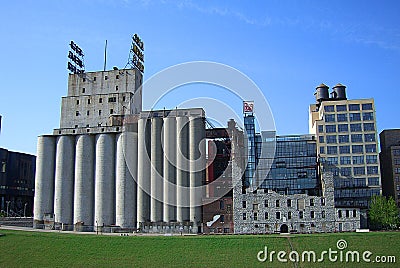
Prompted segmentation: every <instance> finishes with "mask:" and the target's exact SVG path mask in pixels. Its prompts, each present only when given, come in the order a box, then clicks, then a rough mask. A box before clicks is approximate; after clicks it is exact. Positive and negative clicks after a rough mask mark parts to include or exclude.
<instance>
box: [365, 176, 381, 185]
mask: <svg viewBox="0 0 400 268" xmlns="http://www.w3.org/2000/svg"><path fill="white" fill-rule="evenodd" d="M368 185H370V186H378V185H379V178H376V177H372V178H368Z"/></svg>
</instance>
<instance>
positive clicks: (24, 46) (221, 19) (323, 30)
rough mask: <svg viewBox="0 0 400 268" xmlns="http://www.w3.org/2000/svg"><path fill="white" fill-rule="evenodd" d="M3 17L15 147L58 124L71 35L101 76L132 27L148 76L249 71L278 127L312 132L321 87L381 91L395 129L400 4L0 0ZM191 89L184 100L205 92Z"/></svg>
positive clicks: (2, 59)
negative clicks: (194, 68)
mask: <svg viewBox="0 0 400 268" xmlns="http://www.w3.org/2000/svg"><path fill="white" fill-rule="evenodd" d="M0 14H1V15H0V37H1V42H0V80H1V83H0V114H1V115H2V116H3V122H2V130H1V135H0V147H4V148H8V149H10V150H16V151H22V152H28V153H35V152H36V139H37V136H38V135H41V134H49V133H52V130H53V129H54V128H57V127H58V126H59V116H60V103H61V97H62V96H65V95H66V94H67V78H68V75H67V74H68V72H67V70H66V63H67V53H68V49H69V46H68V44H69V42H70V40H74V41H75V42H76V43H77V44H78V45H79V46H80V47H81V48H82V49H83V50H84V52H85V64H86V70H87V71H98V70H102V69H103V53H104V43H105V40H106V39H107V40H108V59H107V67H108V69H111V68H112V67H113V66H118V67H119V68H123V67H124V66H125V64H126V62H127V59H128V55H129V48H130V42H131V36H132V34H133V33H138V34H139V35H140V36H141V38H142V40H143V41H144V42H145V66H146V70H145V79H146V78H149V77H150V76H152V75H153V74H155V73H157V72H159V71H161V70H162V69H164V68H166V67H169V66H171V65H174V64H178V63H183V62H187V61H194V60H202V61H216V62H220V63H224V64H227V65H230V66H232V67H234V68H236V69H238V70H240V71H242V72H243V73H245V74H246V75H247V76H249V77H250V78H251V79H252V80H253V81H254V82H255V83H256V84H257V85H258V86H259V87H260V88H261V90H262V91H263V92H264V94H265V96H266V98H267V100H268V101H269V104H270V106H271V109H272V112H273V114H274V117H275V123H276V128H277V131H278V134H281V135H283V134H303V133H307V132H308V106H309V104H310V103H313V102H314V101H315V100H314V96H313V93H314V90H315V87H316V86H317V85H319V84H320V83H322V82H323V83H325V84H327V85H328V86H330V87H332V86H334V85H335V84H337V83H339V82H340V83H342V84H344V85H346V86H347V95H348V97H349V98H352V99H356V98H374V99H375V102H376V109H377V121H378V130H379V132H380V131H381V130H383V129H387V128H400V122H399V118H400V109H399V101H400V93H399V90H400V89H399V88H398V85H397V83H398V80H399V79H400V1H395V0H394V1H357V0H352V1H339V0H338V1H307V0H303V1H281V0H279V1H261V0H260V1H168V0H165V1H162V0H154V1H153V0H148V1H146V0H143V1H134V0H115V1H112V0H82V1H64V0H59V1H50V0H49V1H39V0H35V1H3V2H2V4H1V7H0ZM194 88H195V89H194V90H193V89H191V88H190V87H188V88H187V92H186V91H185V90H184V92H185V93H184V94H183V95H181V98H182V99H181V100H180V101H184V99H186V98H188V99H190V98H192V97H193V96H195V95H196V94H198V93H199V91H202V90H203V89H202V88H201V87H199V86H198V87H194ZM206 91H208V92H212V90H210V89H209V88H208V89H206V88H204V92H206ZM192 93H193V94H192ZM219 94H220V96H222V98H223V94H221V93H219ZM174 101H176V100H175V99H173V100H169V101H167V102H166V104H164V105H166V106H167V108H171V107H168V105H171V106H174V105H175V104H174ZM149 105H151V104H149V103H146V89H144V108H149ZM238 106H240V104H239V105H238ZM238 109H239V110H240V109H241V107H238Z"/></svg>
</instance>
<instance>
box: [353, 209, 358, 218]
mask: <svg viewBox="0 0 400 268" xmlns="http://www.w3.org/2000/svg"><path fill="white" fill-rule="evenodd" d="M355 217H357V210H355V209H353V218H355Z"/></svg>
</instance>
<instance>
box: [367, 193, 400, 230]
mask: <svg viewBox="0 0 400 268" xmlns="http://www.w3.org/2000/svg"><path fill="white" fill-rule="evenodd" d="M368 217H369V220H370V224H371V227H372V229H377V230H381V229H385V230H387V229H395V228H397V226H398V225H399V210H398V208H397V205H396V202H395V201H394V199H393V197H389V199H386V197H384V196H381V195H375V196H373V197H372V198H371V204H370V209H369V213H368Z"/></svg>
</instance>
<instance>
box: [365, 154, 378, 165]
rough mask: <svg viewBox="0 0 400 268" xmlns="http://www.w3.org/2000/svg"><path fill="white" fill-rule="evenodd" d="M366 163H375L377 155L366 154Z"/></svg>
mask: <svg viewBox="0 0 400 268" xmlns="http://www.w3.org/2000/svg"><path fill="white" fill-rule="evenodd" d="M366 162H367V164H376V163H378V156H376V155H367V156H366Z"/></svg>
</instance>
